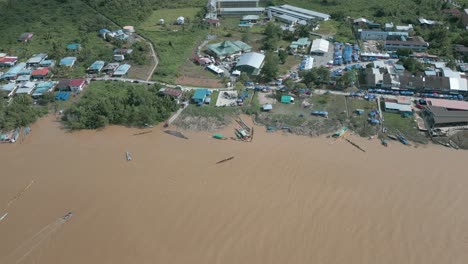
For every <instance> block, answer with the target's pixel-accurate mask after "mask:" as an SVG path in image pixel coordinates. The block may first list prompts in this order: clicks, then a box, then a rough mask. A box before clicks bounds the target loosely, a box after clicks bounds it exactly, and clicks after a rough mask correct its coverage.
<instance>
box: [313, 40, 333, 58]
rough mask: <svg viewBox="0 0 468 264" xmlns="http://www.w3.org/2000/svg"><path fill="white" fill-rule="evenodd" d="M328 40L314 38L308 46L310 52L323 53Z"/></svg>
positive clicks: (327, 47) (325, 51) (326, 47)
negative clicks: (309, 46)
mask: <svg viewBox="0 0 468 264" xmlns="http://www.w3.org/2000/svg"><path fill="white" fill-rule="evenodd" d="M329 46H330V42H329V41H328V40H324V39H314V41H313V42H312V46H311V48H310V53H311V54H319V55H323V54H325V53H327V52H328V49H329Z"/></svg>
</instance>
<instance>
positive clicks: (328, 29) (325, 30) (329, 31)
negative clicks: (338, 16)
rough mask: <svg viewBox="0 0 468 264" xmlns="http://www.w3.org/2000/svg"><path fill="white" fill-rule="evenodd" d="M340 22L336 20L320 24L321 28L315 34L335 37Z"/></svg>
mask: <svg viewBox="0 0 468 264" xmlns="http://www.w3.org/2000/svg"><path fill="white" fill-rule="evenodd" d="M338 24H339V23H338V21H335V20H328V21H324V22H321V23H320V28H319V29H318V30H317V31H314V32H315V33H318V34H321V35H330V36H331V35H335V34H336V32H337V31H338V29H337V28H338Z"/></svg>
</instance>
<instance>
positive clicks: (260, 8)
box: [219, 7, 265, 13]
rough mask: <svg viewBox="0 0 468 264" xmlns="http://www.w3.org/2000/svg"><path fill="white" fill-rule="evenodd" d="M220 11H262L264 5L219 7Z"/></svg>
mask: <svg viewBox="0 0 468 264" xmlns="http://www.w3.org/2000/svg"><path fill="white" fill-rule="evenodd" d="M219 11H220V12H221V13H230V12H263V11H265V8H264V7H230V8H220V9H219Z"/></svg>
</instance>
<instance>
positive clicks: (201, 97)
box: [192, 89, 210, 104]
mask: <svg viewBox="0 0 468 264" xmlns="http://www.w3.org/2000/svg"><path fill="white" fill-rule="evenodd" d="M208 94H210V92H209V91H208V89H197V90H195V93H194V94H193V96H192V101H193V102H194V103H196V104H202V103H203V102H204V101H205V98H206V96H207V95H208Z"/></svg>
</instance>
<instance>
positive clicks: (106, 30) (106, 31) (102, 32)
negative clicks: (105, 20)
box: [99, 28, 111, 35]
mask: <svg viewBox="0 0 468 264" xmlns="http://www.w3.org/2000/svg"><path fill="white" fill-rule="evenodd" d="M110 32H111V31H110V30H108V29H107V28H103V29H100V30H99V34H100V35H105V34H107V33H110Z"/></svg>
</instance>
